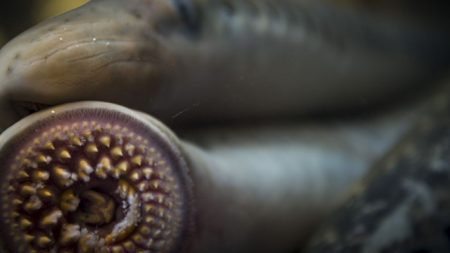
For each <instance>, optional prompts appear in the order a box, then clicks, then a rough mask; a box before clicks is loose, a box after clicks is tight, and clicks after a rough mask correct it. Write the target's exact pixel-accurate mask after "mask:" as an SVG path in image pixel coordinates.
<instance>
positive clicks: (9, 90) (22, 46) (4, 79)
mask: <svg viewBox="0 0 450 253" xmlns="http://www.w3.org/2000/svg"><path fill="white" fill-rule="evenodd" d="M177 15H178V11H177V9H176V7H174V5H173V3H172V1H165V0H128V1H121V0H96V1H91V2H89V3H87V4H86V5H84V6H82V7H80V8H78V9H75V10H73V11H70V12H68V13H65V14H63V15H61V16H57V17H54V18H51V19H48V20H46V21H45V22H43V23H40V24H38V25H37V26H35V27H33V28H30V29H29V30H28V31H25V32H24V33H23V34H21V35H19V36H18V37H16V38H15V39H13V40H11V41H10V42H9V43H8V44H7V45H5V46H4V47H3V48H2V49H1V50H0V116H1V118H2V119H1V120H0V128H1V127H2V126H1V125H2V124H3V125H4V126H3V128H6V126H8V125H11V124H12V123H14V122H16V121H17V119H18V118H20V117H23V116H24V115H27V114H29V113H30V112H33V111H36V110H37V109H40V108H42V107H46V106H49V105H58V104H62V103H67V102H75V101H82V100H100V101H109V102H114V103H118V104H123V105H127V106H128V107H132V108H138V109H139V108H140V109H142V108H143V107H147V106H148V105H149V103H152V101H153V97H154V96H155V95H156V94H157V93H158V92H159V91H160V87H161V79H162V76H164V73H165V72H171V71H172V70H171V66H173V65H174V58H173V56H172V55H171V54H170V53H169V52H168V51H167V48H166V46H165V45H164V43H163V42H162V35H161V33H160V31H161V29H163V28H162V27H165V28H167V27H169V26H170V24H172V23H175V24H176V23H177V20H179V18H178V16H177ZM125 91H126V92H125ZM143 94H145V96H143ZM12 111H13V112H14V113H15V114H19V115H18V116H15V115H11V112H12Z"/></svg>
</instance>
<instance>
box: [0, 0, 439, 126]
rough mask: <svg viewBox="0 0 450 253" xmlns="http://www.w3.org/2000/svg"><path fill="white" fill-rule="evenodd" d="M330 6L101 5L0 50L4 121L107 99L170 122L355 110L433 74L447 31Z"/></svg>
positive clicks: (223, 0)
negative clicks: (69, 104)
mask: <svg viewBox="0 0 450 253" xmlns="http://www.w3.org/2000/svg"><path fill="white" fill-rule="evenodd" d="M415 24H416V23H415V22H401V21H398V22H397V20H395V19H392V18H385V17H384V16H382V15H376V14H374V13H366V12H364V11H363V10H359V9H356V8H355V9H352V8H351V7H348V6H347V7H344V6H343V5H342V6H341V5H340V4H338V3H333V2H331V1H314V2H312V1H288V0H283V1H266V0H259V1H256V0H242V1H228V0H217V1H216V0H209V1H206V0H197V1H196V0H193V1H185V0H179V1H178V0H174V1H169V0H130V1H119V0H93V1H91V2H90V3H88V4H86V5H84V6H83V7H81V8H79V9H76V10H74V11H72V12H69V13H67V14H64V15H62V16H58V17H56V18H52V19H49V20H48V21H46V22H44V23H42V24H40V25H38V26H36V27H34V28H32V29H30V30H29V31H27V32H25V33H24V34H22V35H20V36H19V37H17V38H16V39H14V40H12V41H11V42H10V43H9V44H8V45H6V46H5V47H4V48H3V49H2V50H1V52H0V87H1V89H0V101H1V102H2V104H1V105H0V107H1V116H2V124H3V125H4V126H7V125H10V124H11V123H13V122H15V121H16V120H17V119H18V118H19V116H17V113H13V112H17V111H18V112H19V114H22V115H23V114H28V113H29V112H30V111H31V112H32V111H35V110H37V109H40V108H42V107H45V106H48V105H56V104H60V103H63V102H68V101H79V100H88V99H95V100H103V101H110V102H115V103H118V104H123V105H127V106H129V107H131V108H135V109H139V110H142V111H145V112H148V113H151V114H152V115H155V116H156V117H158V118H160V119H162V120H163V121H164V122H166V123H169V124H176V123H181V122H193V121H194V122H199V121H202V120H203V121H205V120H207V121H208V120H209V121H211V120H228V119H247V120H248V119H250V118H258V117H259V118H261V117H273V116H277V117H283V116H293V115H302V114H308V113H317V112H325V111H332V110H339V108H341V109H342V108H346V109H349V108H353V109H354V108H356V107H360V106H361V105H369V104H371V103H372V102H373V101H379V100H382V99H385V98H386V97H388V96H389V94H390V95H392V94H394V93H395V92H399V91H403V90H404V89H405V88H407V87H409V86H413V85H414V84H418V83H421V82H422V81H424V80H426V79H428V78H429V77H430V76H432V74H435V73H436V72H435V71H437V70H438V69H439V67H440V65H441V63H442V62H443V61H440V60H439V59H445V55H447V53H446V51H445V50H444V49H445V47H444V46H443V45H445V42H444V41H443V40H442V39H443V37H444V36H443V35H442V33H439V31H438V30H439V29H436V30H433V29H429V27H425V26H421V25H415Z"/></svg>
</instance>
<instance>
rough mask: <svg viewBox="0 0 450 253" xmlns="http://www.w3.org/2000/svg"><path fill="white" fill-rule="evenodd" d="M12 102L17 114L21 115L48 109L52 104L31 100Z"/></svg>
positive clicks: (24, 115)
mask: <svg viewBox="0 0 450 253" xmlns="http://www.w3.org/2000/svg"><path fill="white" fill-rule="evenodd" d="M11 104H12V107H13V109H14V111H15V112H16V114H17V115H19V116H20V117H26V116H28V115H31V114H33V113H35V112H38V111H41V110H44V109H47V108H49V107H51V106H52V105H49V104H42V103H37V102H31V101H13V102H11Z"/></svg>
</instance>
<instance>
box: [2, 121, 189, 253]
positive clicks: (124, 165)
mask: <svg viewBox="0 0 450 253" xmlns="http://www.w3.org/2000/svg"><path fill="white" fill-rule="evenodd" d="M158 150H159V149H158V146H157V145H156V146H155V145H153V144H152V141H151V140H149V139H146V138H144V137H142V136H139V135H138V134H136V133H135V132H133V131H132V130H130V129H128V128H126V127H124V126H121V125H111V124H108V123H100V122H96V121H84V122H81V123H71V124H69V125H57V126H54V127H48V129H44V131H42V133H41V134H40V135H39V136H38V137H36V138H35V139H33V140H32V141H31V142H30V143H27V144H25V145H23V147H22V148H20V151H19V152H18V153H17V154H18V155H17V156H16V157H15V158H14V161H13V162H12V163H11V164H10V165H8V166H9V167H10V168H7V169H9V171H10V173H9V174H7V177H6V180H7V181H6V182H7V183H3V186H2V191H3V192H2V194H3V195H2V196H3V198H2V201H1V203H0V205H1V208H2V216H3V217H2V218H3V219H2V223H3V224H1V225H3V226H4V227H6V228H7V230H5V229H2V231H9V233H8V234H7V235H6V236H8V237H10V239H11V241H12V243H14V245H15V246H14V248H15V251H17V252H67V253H69V252H80V253H85V252H86V253H87V252H96V253H97V252H99V253H103V252H105V253H106V252H112V253H120V252H168V251H171V250H173V249H172V248H171V247H172V246H171V245H173V244H175V243H174V241H175V240H177V239H178V237H180V235H179V233H178V232H177V231H180V230H181V229H179V227H180V226H182V224H181V223H182V218H183V217H182V215H183V212H182V208H183V205H184V203H183V202H182V193H181V192H180V189H179V188H180V187H179V186H178V185H179V184H178V180H179V179H178V178H177V176H176V175H175V173H174V171H173V168H171V165H170V162H169V161H168V158H167V157H166V156H165V155H164V154H162V153H160V152H159V151H158ZM2 166H3V165H2ZM3 182H5V181H3ZM8 241H9V240H8ZM7 243H11V242H7Z"/></svg>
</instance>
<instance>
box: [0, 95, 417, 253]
mask: <svg viewBox="0 0 450 253" xmlns="http://www.w3.org/2000/svg"><path fill="white" fill-rule="evenodd" d="M413 119H414V117H413V115H411V114H410V113H401V114H394V115H391V116H390V117H388V118H378V119H373V120H372V121H362V122H357V121H356V122H353V123H352V124H350V123H346V124H345V125H342V123H337V124H335V125H334V126H333V124H328V125H327V126H326V127H324V126H322V129H321V128H319V127H317V126H316V127H315V126H310V127H306V126H303V127H295V128H292V127H291V128H286V127H279V128H278V129H277V128H274V127H272V128H270V127H268V128H266V129H265V128H261V129H260V130H250V132H251V133H250V132H249V131H245V130H243V129H241V131H233V132H230V133H229V134H228V135H231V136H233V137H232V138H227V137H226V134H225V135H224V134H222V137H220V136H221V135H219V134H217V133H211V134H207V133H197V134H191V135H190V136H189V139H190V140H196V143H200V145H201V146H198V145H199V144H192V143H189V142H185V141H181V140H179V139H178V138H177V137H175V135H174V134H173V133H171V131H170V130H168V129H167V128H166V127H165V126H164V125H162V124H161V123H160V122H159V121H157V120H155V119H154V118H152V117H150V116H148V115H145V114H143V113H139V112H136V111H132V110H130V109H126V108H124V107H122V106H119V105H114V104H109V103H104V102H78V103H72V104H66V105H62V106H59V107H54V108H49V109H46V110H43V111H40V112H37V113H35V114H32V115H30V116H28V117H26V118H24V119H23V120H21V121H19V122H17V123H16V124H15V125H13V126H12V127H11V128H9V129H8V130H6V131H5V132H4V133H3V134H2V135H0V164H2V170H1V171H0V173H1V174H0V185H1V186H2V188H1V202H0V208H1V210H2V215H1V218H0V224H1V226H0V228H1V231H2V238H1V239H2V240H1V242H2V244H3V245H4V247H5V248H6V249H7V250H8V251H7V252H35V251H37V252H41V251H46V252H79V253H81V252H149V251H150V252H158V253H159V252H195V253H200V252H205V253H206V252H256V251H264V252H274V253H275V252H291V251H292V250H294V249H297V248H298V247H300V245H301V243H302V242H304V240H305V238H306V236H308V235H309V234H310V232H311V230H312V229H313V228H314V227H315V226H316V225H317V222H318V221H320V220H321V219H322V218H323V217H324V216H325V215H326V214H328V213H329V212H330V211H331V210H333V208H334V207H335V206H336V205H337V204H338V203H340V202H341V201H342V199H343V198H344V196H345V195H346V194H345V193H346V191H348V189H349V188H350V186H351V185H352V183H353V182H354V181H355V180H357V179H358V178H360V177H361V175H362V174H364V172H365V171H366V168H367V167H369V164H371V163H373V161H374V160H376V159H377V158H378V157H379V156H380V155H381V154H382V153H384V152H385V151H386V149H387V148H389V147H390V146H391V145H392V143H393V142H395V140H396V139H398V136H401V134H402V133H404V131H405V130H406V129H407V128H408V125H409V124H410V122H411V121H412V120H413ZM350 129H351V130H350ZM231 133H232V134H231ZM202 136H203V137H202ZM211 136H213V137H211ZM214 136H215V137H214ZM239 136H240V137H239ZM246 138H247V139H246ZM202 139H203V141H202ZM366 143H370V144H371V145H366ZM348 150H354V152H348ZM318 151H320V152H318Z"/></svg>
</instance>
